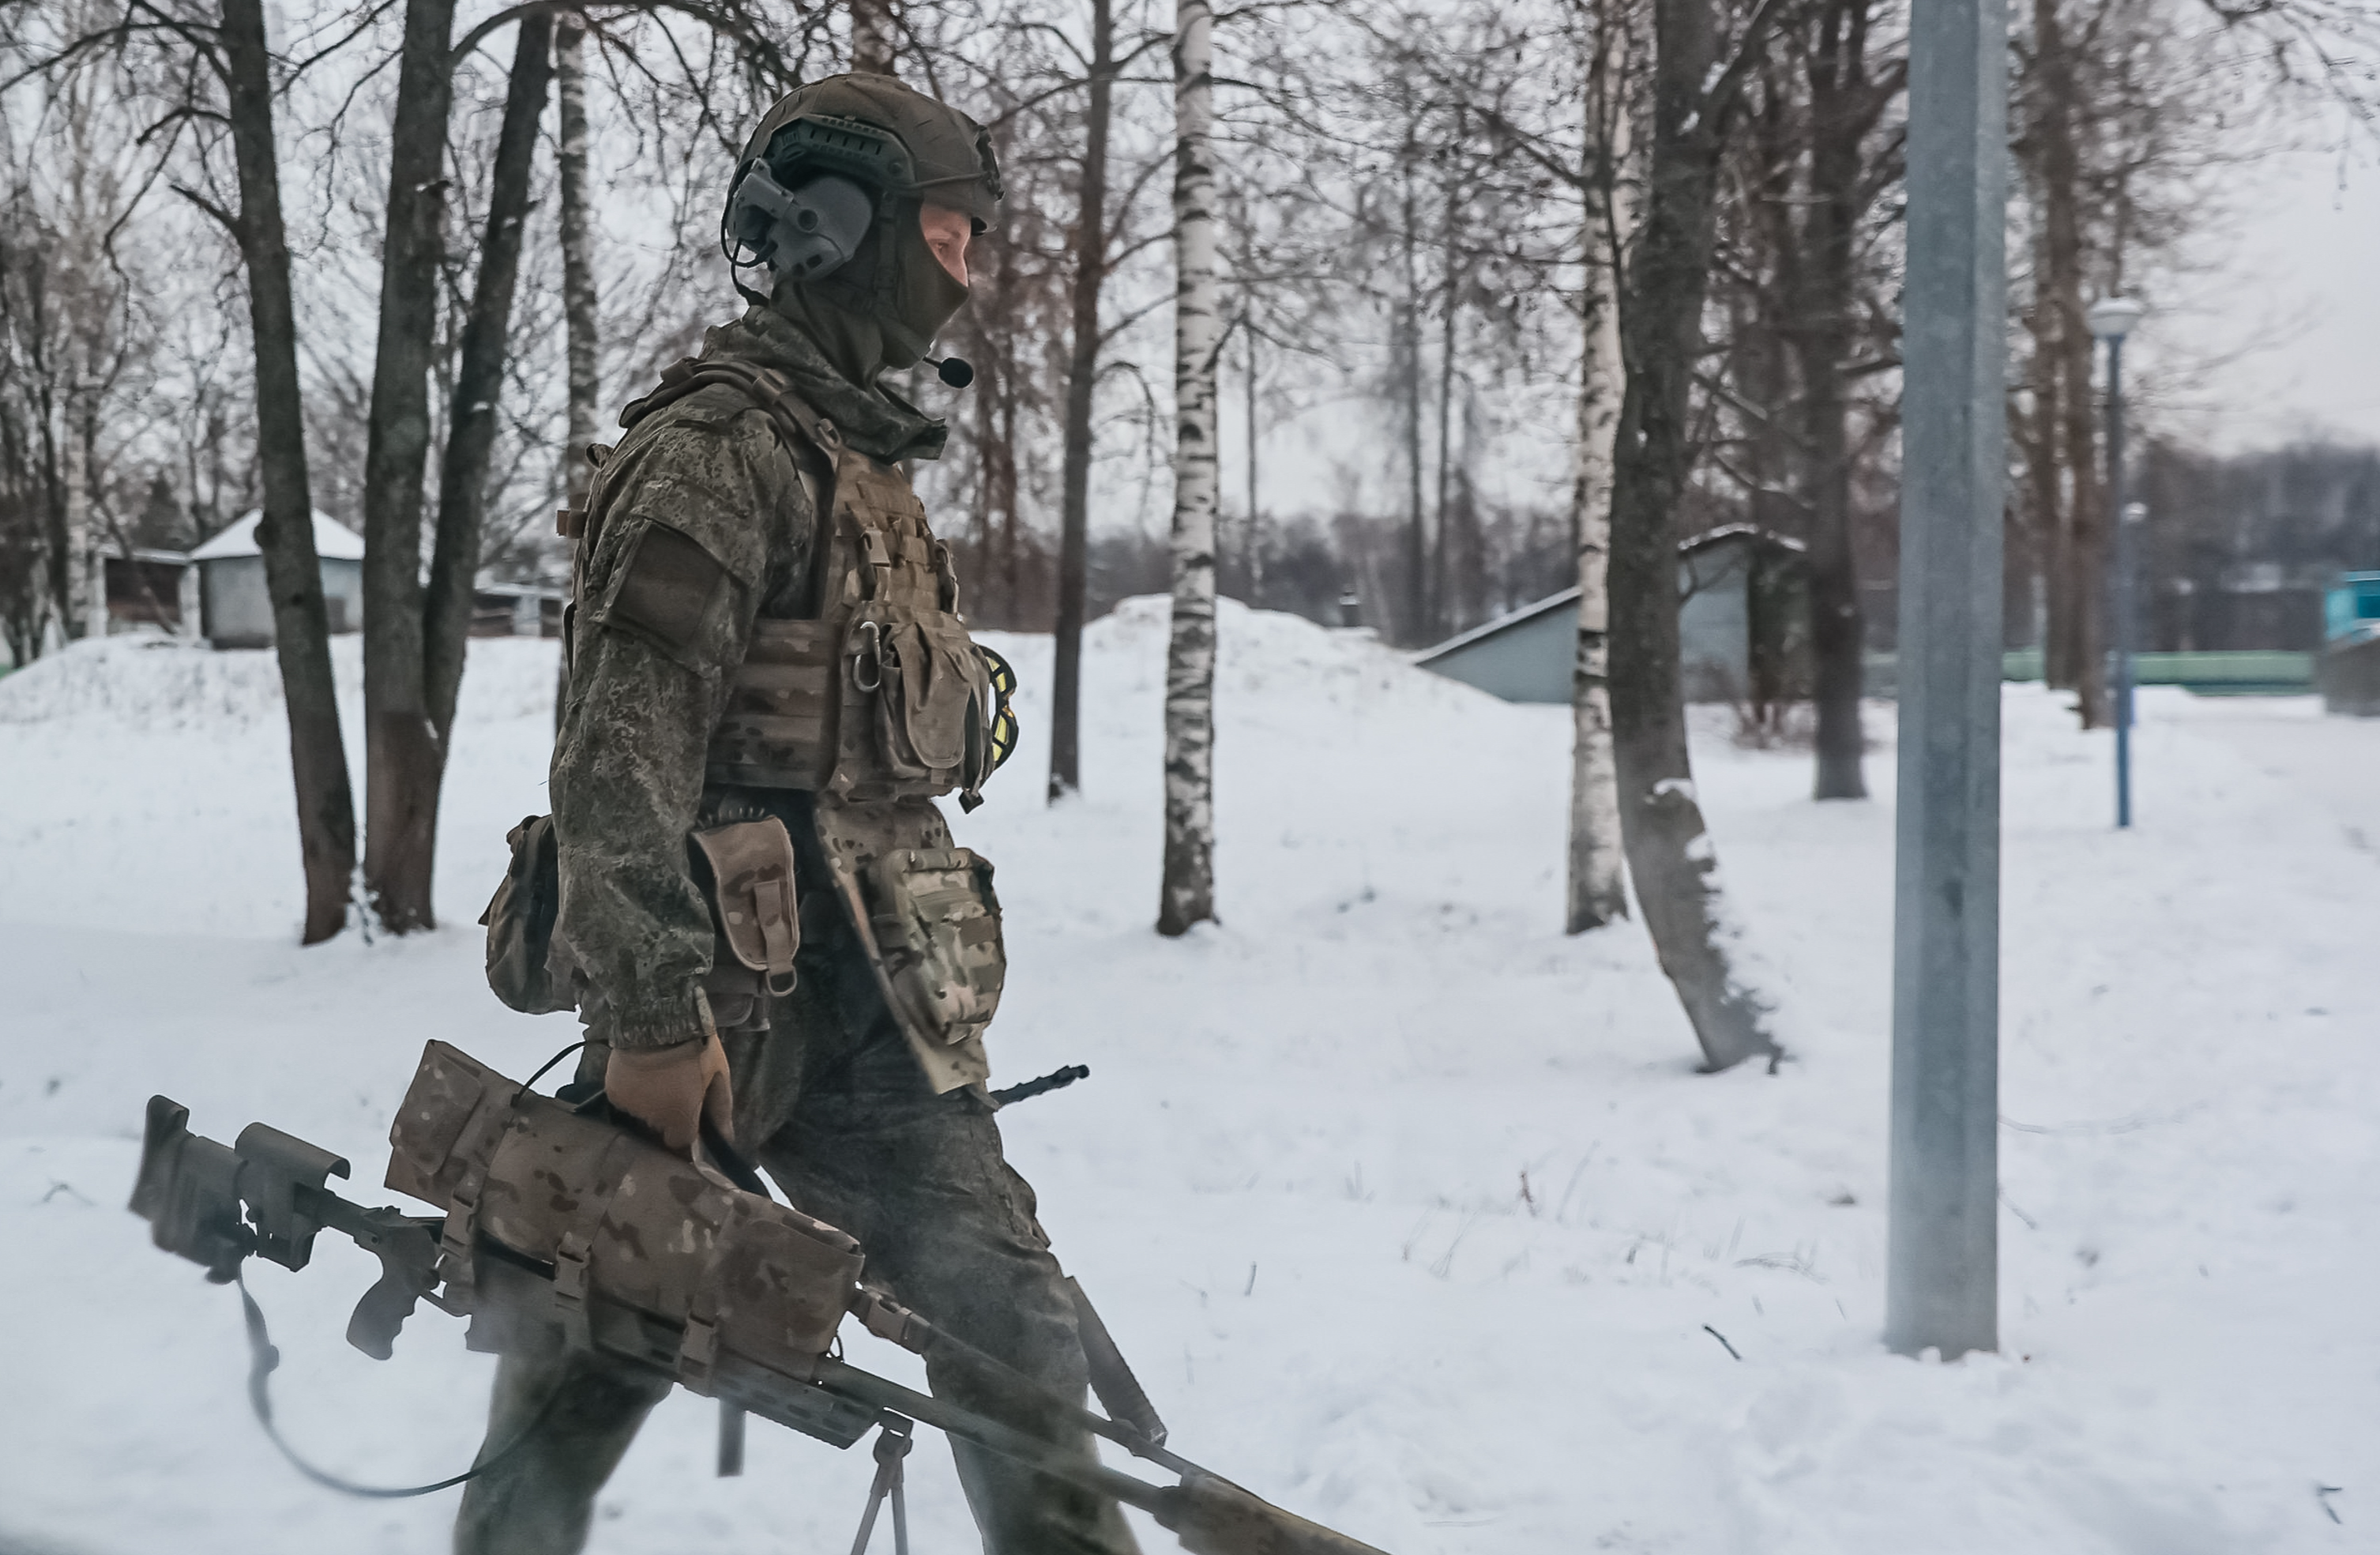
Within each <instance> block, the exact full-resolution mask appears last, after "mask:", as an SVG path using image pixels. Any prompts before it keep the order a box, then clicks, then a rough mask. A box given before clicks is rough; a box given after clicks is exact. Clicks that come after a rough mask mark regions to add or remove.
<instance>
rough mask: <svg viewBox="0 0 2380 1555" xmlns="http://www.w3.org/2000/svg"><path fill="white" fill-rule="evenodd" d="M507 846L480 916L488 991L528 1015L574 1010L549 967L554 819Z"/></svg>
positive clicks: (554, 906) (556, 907)
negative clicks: (509, 854)
mask: <svg viewBox="0 0 2380 1555" xmlns="http://www.w3.org/2000/svg"><path fill="white" fill-rule="evenodd" d="M780 830H783V828H780ZM504 840H505V841H506V842H509V843H510V844H512V849H513V858H512V863H511V865H510V867H508V868H507V869H505V870H504V883H503V884H501V885H499V886H497V887H496V894H495V895H494V897H493V898H492V899H491V900H490V901H489V903H488V910H487V911H486V912H484V913H481V914H480V923H481V924H483V925H485V926H486V928H487V930H488V986H489V987H490V988H491V989H493V990H495V994H496V997H497V998H499V999H501V1000H503V1001H504V1002H505V1003H506V1004H508V1005H510V1006H511V1007H512V1008H514V1009H516V1010H518V1011H519V1012H520V1013H521V1014H525V1015H542V1014H552V1013H553V1012H554V1011H556V1010H568V1009H573V1008H576V1007H577V1000H576V999H574V998H573V997H572V996H571V994H570V992H569V990H568V989H567V988H566V987H563V986H557V985H556V982H555V979H554V976H553V970H552V968H551V967H550V966H548V965H547V957H548V956H549V955H550V954H552V952H553V920H554V918H555V917H556V916H557V915H558V914H559V913H560V911H561V907H562V874H561V869H560V866H559V863H558V861H557V858H556V850H555V846H554V839H553V817H552V816H550V815H532V816H525V817H523V818H522V820H521V823H520V824H519V825H518V826H516V827H514V828H513V829H512V831H511V832H509V833H507V834H506V836H505V839H504Z"/></svg>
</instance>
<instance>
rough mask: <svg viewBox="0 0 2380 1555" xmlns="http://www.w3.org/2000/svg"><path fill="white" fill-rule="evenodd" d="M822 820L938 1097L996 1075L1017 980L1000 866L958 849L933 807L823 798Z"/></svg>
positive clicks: (885, 986) (854, 910)
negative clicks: (994, 878)
mask: <svg viewBox="0 0 2380 1555" xmlns="http://www.w3.org/2000/svg"><path fill="white" fill-rule="evenodd" d="M813 814H814V816H815V820H816V824H817V827H818V839H819V845H820V851H821V852H822V853H823V855H824V856H825V860H826V866H827V873H828V875H829V876H830V878H831V879H832V881H833V883H834V888H835V892H836V893H837V894H838V895H839V896H840V897H841V898H842V900H843V907H844V918H845V919H846V921H848V922H849V923H850V925H851V928H852V932H853V936H854V938H856V940H857V941H858V942H859V948H860V950H861V951H862V953H863V954H866V956H867V957H868V966H869V968H870V969H871V970H872V971H873V972H874V973H875V975H876V985H877V989H878V990H879V991H880V992H881V993H882V994H883V996H884V1002H885V1005H886V1007H887V1008H888V1009H889V1010H890V1011H891V1012H892V1017H893V1020H894V1021H895V1023H896V1024H898V1025H899V1026H900V1027H901V1031H902V1034H903V1035H904V1036H905V1038H907V1039H908V1043H909V1051H910V1052H911V1053H913V1054H914V1055H916V1057H917V1063H918V1066H919V1067H920V1068H922V1069H923V1070H924V1071H925V1075H926V1080H927V1083H928V1084H929V1085H930V1086H932V1087H933V1088H934V1091H935V1094H937V1095H940V1094H941V1093H942V1092H944V1091H951V1090H956V1089H957V1088H959V1087H962V1086H971V1085H980V1084H981V1083H982V1082H983V1081H985V1080H986V1079H989V1078H990V1075H991V1064H990V1062H989V1061H988V1060H987V1059H986V1058H985V1057H984V1051H983V1030H984V1027H986V1026H987V1025H989V1024H990V1020H991V1016H992V1012H993V1009H994V1008H995V1007H996V1006H997V1005H998V1004H999V1002H1000V990H1001V984H1002V981H1003V980H1004V979H1005V978H1006V976H1007V971H1008V961H1007V953H1006V950H1005V949H1004V947H1003V946H1002V942H1001V933H1000V901H999V898H998V897H996V896H994V895H993V894H992V890H991V866H990V864H989V863H987V862H986V861H985V860H984V859H983V858H982V857H980V856H978V855H977V854H975V853H973V852H971V851H969V850H968V849H965V848H961V847H953V845H952V844H951V832H950V828H949V827H948V826H947V825H946V824H944V823H943V820H942V818H941V815H940V814H939V813H938V812H937V811H936V810H935V808H934V807H933V806H932V805H931V804H929V803H927V802H926V801H923V800H905V801H901V802H897V803H892V804H870V805H847V804H844V803H843V802H842V801H841V800H839V799H837V798H836V797H834V796H832V794H821V795H820V796H819V797H818V799H817V801H816V804H815V807H814V810H813Z"/></svg>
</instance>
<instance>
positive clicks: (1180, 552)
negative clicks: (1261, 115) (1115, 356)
mask: <svg viewBox="0 0 2380 1555" xmlns="http://www.w3.org/2000/svg"><path fill="white" fill-rule="evenodd" d="M1213 30H1214V14H1213V12H1212V11H1210V10H1209V9H1208V0H1180V4H1179V6H1177V7H1176V10H1175V13H1174V30H1173V124H1174V130H1173V133H1174V153H1173V155H1174V161H1173V244H1174V256H1175V259H1174V264H1175V281H1174V292H1173V296H1174V305H1173V403H1174V443H1173V614H1172V632H1171V634H1170V637H1169V639H1168V643H1167V647H1166V654H1165V876H1164V881H1163V882H1162V884H1161V885H1160V890H1159V893H1158V907H1157V931H1158V932H1159V933H1160V934H1169V935H1171V934H1184V933H1187V932H1189V929H1190V926H1191V925H1192V924H1194V923H1207V922H1210V921H1212V920H1213V918H1214V917H1215V771H1214V757H1215V503H1216V496H1217V478H1218V473H1219V472H1218V470H1217V468H1216V458H1215V409H1216V407H1215V367H1216V358H1217V357H1218V356H1219V355H1220V354H1221V351H1222V348H1223V334H1222V316H1221V304H1222V289H1221V285H1220V281H1219V280H1218V278H1217V275H1216V240H1215V162H1214V152H1213V149H1212V147H1211V145H1210V144H1209V142H1210V140H1211V139H1212V136H1213V134H1214V122H1215V105H1214V104H1215V82H1214V77H1213V74H1212V68H1213V60H1214V36H1213Z"/></svg>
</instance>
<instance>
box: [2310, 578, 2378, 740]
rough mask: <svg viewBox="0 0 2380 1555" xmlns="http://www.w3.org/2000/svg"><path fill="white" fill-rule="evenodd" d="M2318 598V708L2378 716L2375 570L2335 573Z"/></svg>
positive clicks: (2364, 715)
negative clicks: (2320, 641) (2320, 635)
mask: <svg viewBox="0 0 2380 1555" xmlns="http://www.w3.org/2000/svg"><path fill="white" fill-rule="evenodd" d="M2322 604H2323V609H2322V630H2323V638H2324V640H2323V645H2322V657H2321V658H2320V659H2319V660H2318V661H2316V662H2315V665H2314V678H2315V681H2316V683H2317V684H2319V685H2320V686H2321V687H2322V705H2323V710H2324V711H2326V712H2344V713H2351V714H2353V715H2355V716H2356V717H2358V718H2380V572H2350V573H2341V574H2340V575H2339V577H2338V582H2337V583H2336V584H2334V585H2333V586H2332V587H2331V588H2329V589H2326V590H2325V591H2324V594H2323V601H2322Z"/></svg>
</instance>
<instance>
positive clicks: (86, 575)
mask: <svg viewBox="0 0 2380 1555" xmlns="http://www.w3.org/2000/svg"><path fill="white" fill-rule="evenodd" d="M66 402H67V403H66V416H65V420H66V438H65V440H64V443H63V445H62V446H61V447H60V448H59V450H58V462H59V463H60V464H61V465H62V466H64V467H65V468H63V469H62V470H61V471H60V472H59V473H60V475H61V476H62V477H63V480H62V481H61V484H63V485H64V486H65V487H66V507H67V512H66V519H67V523H66V529H67V533H66V545H67V597H66V598H65V599H63V600H61V601H58V616H59V625H60V626H63V627H64V628H65V631H66V635H67V637H68V638H85V637H94V638H97V637H105V636H106V635H107V593H106V589H105V588H104V587H103V586H100V587H95V586H94V583H93V579H94V577H96V576H98V575H99V574H100V573H101V564H100V563H99V561H98V559H97V554H96V548H95V547H94V546H93V544H92V540H91V466H90V462H89V460H88V459H87V458H86V457H85V455H86V454H87V452H88V451H89V447H90V445H89V443H87V442H85V440H84V426H83V415H82V395H81V393H80V392H79V390H76V389H74V388H71V387H70V388H68V389H67V395H66ZM94 599H96V600H97V601H98V603H97V605H96V606H95V607H94V605H93V603H92V601H93V600H94Z"/></svg>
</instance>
